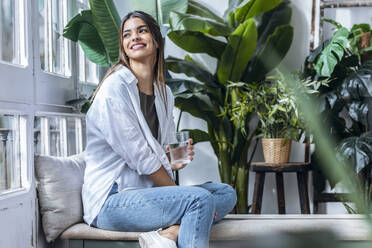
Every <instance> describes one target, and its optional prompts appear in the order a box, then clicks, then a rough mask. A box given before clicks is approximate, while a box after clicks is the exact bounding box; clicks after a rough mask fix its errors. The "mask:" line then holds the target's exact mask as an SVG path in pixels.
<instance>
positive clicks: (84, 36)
mask: <svg viewBox="0 0 372 248" xmlns="http://www.w3.org/2000/svg"><path fill="white" fill-rule="evenodd" d="M63 37H65V38H67V39H70V40H72V41H75V42H78V43H79V44H80V46H81V48H82V49H83V51H84V53H85V55H86V56H87V58H88V59H89V60H90V61H92V62H94V63H96V64H98V65H100V66H108V65H109V64H110V62H109V60H108V55H107V53H106V50H105V46H104V44H103V41H102V39H101V37H100V36H99V34H98V32H97V28H96V27H95V25H94V21H93V16H92V11H91V10H83V11H81V12H80V13H79V14H77V15H76V16H75V17H73V18H72V19H71V20H70V21H69V22H68V23H67V25H66V26H65V28H64V29H63Z"/></svg>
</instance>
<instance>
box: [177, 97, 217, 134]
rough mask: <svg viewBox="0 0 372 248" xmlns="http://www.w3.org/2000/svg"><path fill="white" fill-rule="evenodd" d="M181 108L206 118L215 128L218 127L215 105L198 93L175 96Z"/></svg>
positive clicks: (198, 116) (178, 106)
mask: <svg viewBox="0 0 372 248" xmlns="http://www.w3.org/2000/svg"><path fill="white" fill-rule="evenodd" d="M174 105H175V106H176V107H177V108H179V109H181V110H187V112H188V113H189V114H191V115H192V116H194V117H197V118H200V119H203V120H205V121H206V122H207V123H209V124H210V125H212V126H213V127H214V128H217V127H218V122H219V121H218V118H217V116H216V112H215V110H214V107H213V106H211V105H210V104H209V103H207V102H206V101H205V100H203V99H202V98H201V97H200V96H198V95H196V94H183V95H179V96H177V97H176V98H175V104H174Z"/></svg>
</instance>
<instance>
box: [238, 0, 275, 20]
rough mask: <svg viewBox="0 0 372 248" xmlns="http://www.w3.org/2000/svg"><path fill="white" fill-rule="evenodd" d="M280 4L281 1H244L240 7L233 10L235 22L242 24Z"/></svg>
mask: <svg viewBox="0 0 372 248" xmlns="http://www.w3.org/2000/svg"><path fill="white" fill-rule="evenodd" d="M281 2H282V0H245V1H244V2H242V3H241V4H240V6H241V7H239V8H237V9H236V10H235V20H236V21H237V22H238V23H243V22H245V21H246V20H248V19H249V18H252V17H255V16H258V15H260V14H262V13H264V12H266V11H269V10H271V9H273V8H275V7H276V6H277V5H278V4H280V3H281Z"/></svg>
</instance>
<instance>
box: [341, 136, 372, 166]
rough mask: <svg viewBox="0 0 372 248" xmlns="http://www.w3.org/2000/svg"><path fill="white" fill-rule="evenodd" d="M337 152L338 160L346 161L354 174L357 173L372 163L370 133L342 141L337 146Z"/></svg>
mask: <svg viewBox="0 0 372 248" xmlns="http://www.w3.org/2000/svg"><path fill="white" fill-rule="evenodd" d="M337 152H338V154H337V155H338V157H339V158H341V159H343V158H346V159H348V160H349V161H350V163H351V165H352V166H353V168H354V170H355V172H357V173H359V172H360V171H361V170H362V169H364V168H365V167H366V166H370V163H371V162H372V132H368V133H364V134H362V135H361V136H360V137H349V138H346V139H344V140H343V141H342V142H341V143H340V144H339V145H338V148H337Z"/></svg>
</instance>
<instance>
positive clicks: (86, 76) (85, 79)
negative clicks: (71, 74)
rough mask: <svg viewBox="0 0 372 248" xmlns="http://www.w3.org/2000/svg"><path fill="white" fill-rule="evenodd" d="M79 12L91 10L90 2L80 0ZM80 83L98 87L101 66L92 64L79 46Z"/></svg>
mask: <svg viewBox="0 0 372 248" xmlns="http://www.w3.org/2000/svg"><path fill="white" fill-rule="evenodd" d="M77 3H78V12H80V11H81V10H84V9H89V1H88V0H79V1H78V2H77ZM78 54H79V81H80V83H82V84H92V85H97V84H98V83H99V79H100V70H99V66H97V65H96V64H94V63H92V62H90V61H89V60H88V59H87V57H86V56H85V55H84V52H83V49H81V47H80V45H79V53H78Z"/></svg>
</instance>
